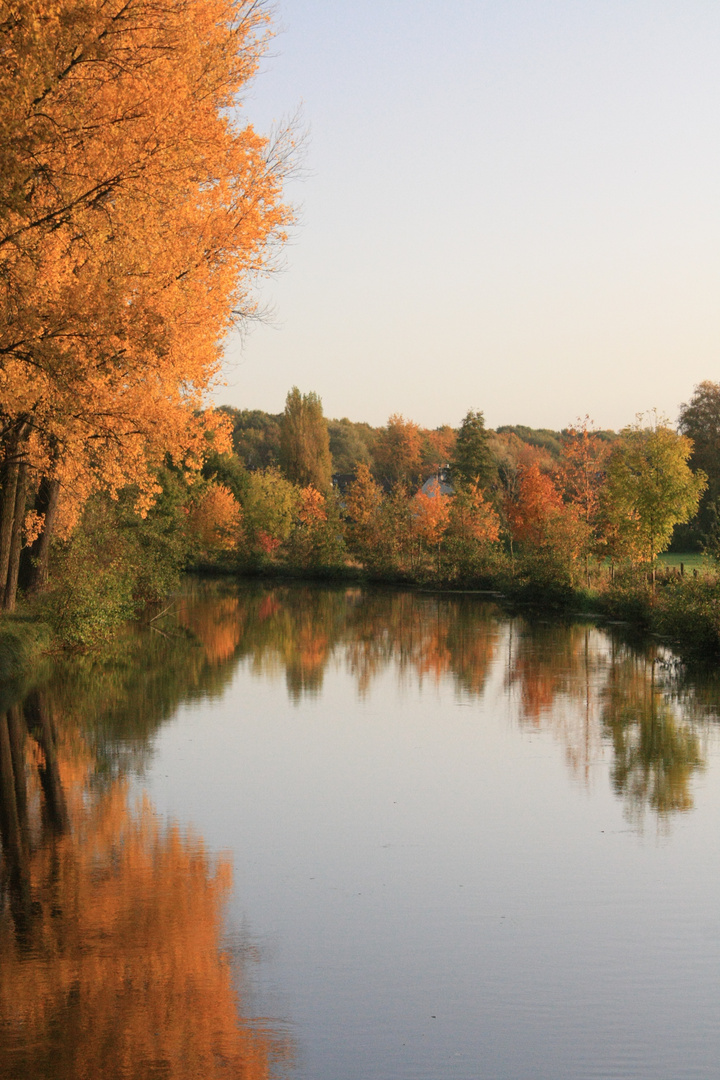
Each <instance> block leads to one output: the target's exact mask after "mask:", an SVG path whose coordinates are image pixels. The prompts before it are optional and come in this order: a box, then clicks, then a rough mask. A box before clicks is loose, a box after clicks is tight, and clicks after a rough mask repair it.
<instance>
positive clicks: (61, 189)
mask: <svg viewBox="0 0 720 1080" xmlns="http://www.w3.org/2000/svg"><path fill="white" fill-rule="evenodd" d="M5 11H6V13H7V18H6V19H5V20H4V22H3V24H2V28H1V29H2V33H3V55H4V60H5V63H4V64H3V66H2V70H1V71H0V102H1V104H0V146H1V147H2V150H1V151H0V153H1V155H2V160H1V161H0V166H1V168H0V174H1V175H2V180H1V181H0V282H1V284H0V358H1V361H0V363H1V371H2V380H3V400H2V414H1V415H0V438H1V440H2V456H3V460H4V467H5V472H6V473H7V472H8V471H9V472H10V474H12V473H13V471H14V470H15V467H16V466H17V472H18V475H19V477H20V478H22V474H23V471H25V472H26V473H29V475H30V478H31V482H30V484H29V490H30V491H31V492H32V491H34V490H35V489H37V487H38V482H39V480H40V478H41V477H45V478H46V480H47V481H48V483H50V484H59V485H60V490H61V492H62V495H61V499H62V500H63V501H65V502H68V500H69V501H70V503H71V504H72V505H74V507H75V511H73V512H74V513H75V515H76V516H77V512H78V510H79V507H81V506H82V503H83V501H84V499H85V498H87V496H88V494H89V493H90V492H91V491H93V490H97V489H99V488H103V489H105V490H108V491H110V492H111V493H116V492H117V491H118V490H120V489H121V488H122V487H124V486H126V485H127V484H128V483H133V484H134V485H135V486H136V488H137V491H138V509H139V510H141V511H143V510H145V509H146V508H147V506H148V505H149V503H150V502H151V501H152V498H153V496H154V495H155V493H156V490H157V484H156V481H155V477H154V474H155V470H156V468H157V466H158V465H159V464H160V463H161V462H162V461H163V459H164V457H165V456H166V455H167V454H170V455H171V456H172V458H173V460H174V461H175V462H176V463H185V464H186V465H189V466H193V467H197V465H198V464H199V463H200V462H201V460H202V455H203V451H204V434H203V426H204V425H203V414H202V413H201V412H199V411H198V409H199V406H200V405H201V404H202V399H203V395H204V393H205V392H206V390H207V389H208V387H209V385H210V383H211V381H212V379H213V378H214V376H215V374H216V372H217V370H218V366H219V362H220V356H221V351H220V350H221V343H222V340H223V338H224V336H225V334H226V333H227V331H228V330H229V329H230V327H231V326H232V325H233V324H234V322H236V321H237V320H239V319H242V318H243V316H244V315H245V314H247V313H248V312H249V311H250V310H251V308H252V299H251V297H250V295H249V293H248V282H249V281H250V279H251V277H252V276H253V275H255V274H256V273H257V272H258V271H259V270H262V269H263V268H264V267H266V266H267V265H268V257H269V254H270V253H271V250H272V247H273V244H274V242H275V241H276V240H279V239H280V238H281V237H282V235H283V228H284V225H285V223H286V222H287V220H288V215H287V211H286V210H285V209H284V208H283V206H282V204H281V201H280V196H281V182H282V174H283V170H284V167H285V161H286V159H285V157H284V153H285V149H284V147H283V146H282V145H281V146H280V147H275V148H273V147H272V146H271V145H270V143H269V142H268V140H266V139H263V138H261V137H259V136H258V135H257V134H256V133H255V132H254V131H253V129H252V128H251V127H249V126H242V125H241V124H240V123H238V122H237V120H235V119H231V115H232V116H235V117H236V116H239V113H237V112H232V110H235V109H236V108H237V106H238V105H239V104H240V95H241V93H242V91H243V89H244V87H245V86H246V85H247V82H248V80H249V78H250V77H251V76H252V75H253V73H254V71H255V70H256V68H257V64H258V62H259V57H260V55H261V52H262V49H263V44H264V40H265V37H266V34H267V18H266V15H265V13H264V11H263V9H262V6H261V5H260V4H255V3H250V2H248V3H244V2H237V0H202V2H198V3H196V4H193V5H187V4H186V3H184V2H182V0H169V2H168V3H163V4H160V3H158V2H157V0H89V2H85V0H83V2H82V3H81V2H80V0H54V2H53V3H50V4H48V3H46V2H45V0H22V3H20V2H19V0H16V2H9V3H7V4H6V5H5ZM13 484H14V482H13V479H12V475H11V476H10V479H9V481H8V480H6V482H5V483H4V486H3V500H2V520H3V521H4V522H7V521H8V519H12V522H13V524H11V525H10V526H9V529H10V531H12V529H13V528H17V522H18V521H21V519H22V517H23V513H24V506H22V505H21V504H22V499H21V497H20V496H21V494H22V491H21V489H19V488H18V487H17V484H15V486H14V492H13ZM13 496H14V497H13ZM49 506H50V504H49V503H48V507H49ZM50 521H51V514H50V511H49V509H48V510H47V511H46V512H45V520H44V524H45V528H46V529H47V528H49V526H50ZM2 531H3V530H2V529H0V532H2ZM4 531H5V532H7V531H8V527H7V526H6V528H5V530H4ZM11 550H12V551H13V553H14V550H15V549H14V547H12V541H11ZM11 561H12V560H9V564H8V566H9V568H8V574H11V573H12V568H11V565H10V563H11ZM2 569H3V566H2V565H0V570H2ZM8 586H10V590H9V591H10V593H12V580H11V577H10V578H8V577H6V578H5V579H4V580H3V581H1V582H0V589H2V588H5V591H6V594H7V593H8ZM9 600H10V603H11V602H14V597H12V596H11V597H10V598H9ZM6 604H8V597H7V595H6Z"/></svg>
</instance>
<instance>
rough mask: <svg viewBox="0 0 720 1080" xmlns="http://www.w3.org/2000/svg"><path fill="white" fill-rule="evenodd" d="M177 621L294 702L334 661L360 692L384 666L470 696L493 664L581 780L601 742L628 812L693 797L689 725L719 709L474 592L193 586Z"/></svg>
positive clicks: (599, 637)
mask: <svg viewBox="0 0 720 1080" xmlns="http://www.w3.org/2000/svg"><path fill="white" fill-rule="evenodd" d="M179 621H180V623H181V625H182V626H183V627H184V628H185V629H186V630H188V631H190V632H192V633H193V634H195V635H197V637H198V638H199V639H200V640H201V641H202V642H203V643H204V644H205V645H206V648H208V643H210V642H216V641H218V640H225V641H227V642H228V643H230V644H229V646H228V648H227V650H226V652H227V654H228V655H229V653H230V652H231V651H233V650H234V656H235V658H236V660H237V659H239V658H247V659H249V661H250V663H251V665H252V668H253V670H255V671H256V672H257V673H258V674H260V673H264V674H266V675H270V676H272V675H273V674H274V675H275V676H282V677H284V678H285V680H286V683H287V687H288V692H289V694H290V697H291V699H292V700H293V701H296V702H297V701H299V700H300V699H301V698H302V697H303V696H305V695H308V694H311V695H312V694H318V693H320V691H321V690H322V685H323V679H324V675H325V672H326V670H327V669H328V666H329V665H330V664H331V663H340V664H343V665H344V666H345V667H346V669H347V670H348V671H349V672H350V673H351V674H352V676H353V677H354V679H355V680H356V684H357V687H358V691H359V693H360V695H361V696H362V695H365V694H367V693H368V692H369V690H370V688H371V686H372V683H373V681H374V680H375V679H377V678H378V677H379V676H380V675H381V674H382V673H383V672H385V671H387V670H388V669H389V668H390V667H394V668H395V669H396V670H397V671H398V673H399V677H400V678H401V679H402V680H403V681H404V682H406V683H408V684H413V685H421V684H422V683H423V681H424V680H426V679H431V680H433V681H438V680H440V679H443V678H449V679H451V680H452V681H453V683H454V685H455V687H456V690H457V691H458V692H462V693H464V694H467V695H470V696H475V697H480V696H482V694H483V693H484V692H485V690H486V687H487V683H488V679H489V678H490V675H491V672H492V671H493V669H494V666H495V665H496V664H497V663H502V664H503V665H504V670H505V677H504V681H505V686H506V689H507V691H508V692H509V693H510V694H511V695H512V696H513V697H514V698H515V700H516V703H517V710H518V715H519V719H520V722H521V724H523V725H524V726H529V727H531V728H533V729H538V730H545V731H548V732H550V733H552V734H553V735H554V737H556V738H557V739H558V740H559V741H560V742H561V744H562V745H563V746H564V747H565V751H566V757H567V761H568V764H569V766H570V768H571V769H572V770H573V773H574V774H575V775H576V776H577V777H578V778H579V779H580V780H581V781H582V782H583V783H585V784H590V783H591V782H592V780H593V776H594V768H595V766H596V765H597V764H598V763H600V762H601V761H602V760H603V757H604V756H605V755H606V753H607V751H608V750H609V751H610V752H611V753H612V763H611V775H612V783H613V786H614V789H615V791H616V792H617V793H618V795H619V796H620V797H622V798H623V799H624V800H625V802H626V807H627V813H628V816H629V818H630V819H631V820H633V821H636V822H639V821H640V819H641V818H642V817H643V814H644V813H645V812H646V811H651V812H653V813H654V814H656V815H658V816H660V817H661V818H667V816H668V815H671V814H673V813H676V812H678V811H682V810H687V809H689V808H690V807H691V806H692V792H691V782H692V777H693V776H694V775H695V774H696V773H697V772H698V771H699V770H701V769H702V768H703V766H704V753H703V750H702V747H701V740H700V737H699V734H698V730H699V727H700V726H701V725H703V724H704V725H705V726H706V725H707V722H708V717H710V718H712V719H715V718H716V715H717V708H716V709H715V712H712V710H710V707H709V705H707V703H706V704H705V705H704V706H703V707H701V704H699V703H700V702H702V701H704V700H705V699H704V698H703V691H702V685H701V683H699V682H698V680H694V681H692V682H689V683H688V682H686V683H684V684H683V683H682V681H681V680H678V678H677V673H676V671H675V670H674V669H673V668H672V667H668V666H667V664H666V663H665V660H666V656H667V654H666V651H665V650H663V649H661V648H659V647H658V646H655V645H645V646H643V647H642V648H639V649H638V648H631V647H629V646H627V645H623V644H621V643H620V642H619V640H618V638H617V636H613V634H611V633H610V632H608V631H605V630H598V629H596V628H593V627H590V626H588V625H585V624H578V623H564V622H560V621H558V622H554V623H552V622H550V623H548V622H538V621H535V622H533V621H531V620H527V619H524V618H520V617H514V618H511V619H508V618H507V617H505V616H502V615H501V613H500V612H499V610H498V608H497V606H496V605H495V604H493V603H489V602H487V601H485V600H482V599H480V598H478V597H476V596H467V595H465V596H463V595H432V594H418V593H409V592H402V591H397V592H393V591H381V590H378V591H364V590H361V589H356V588H353V589H337V588H336V589H333V588H326V589H325V588H313V587H309V586H274V587H270V588H267V587H250V588H248V589H247V590H243V591H242V592H241V593H240V594H235V596H234V597H233V598H232V601H230V600H227V599H226V600H224V601H223V604H221V605H216V606H213V605H212V604H209V605H208V600H207V598H205V599H203V598H202V594H200V595H198V596H196V597H195V598H194V600H191V601H189V602H187V603H186V604H185V605H184V606H183V608H182V610H181V612H180V615H179ZM210 651H212V650H210ZM216 652H217V650H216ZM708 697H709V699H710V700H712V701H714V702H715V703H716V702H717V700H718V696H717V692H715V696H714V697H713V696H712V695H708Z"/></svg>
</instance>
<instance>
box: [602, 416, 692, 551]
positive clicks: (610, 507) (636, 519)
mask: <svg viewBox="0 0 720 1080" xmlns="http://www.w3.org/2000/svg"><path fill="white" fill-rule="evenodd" d="M691 453H692V442H691V441H690V439H689V438H688V437H687V436H686V435H678V434H677V433H676V432H675V431H673V430H672V428H670V427H669V426H668V424H667V421H666V420H664V419H663V418H658V417H657V416H652V417H651V418H650V421H649V423H648V424H646V425H643V424H642V417H639V418H638V422H637V424H635V425H633V426H632V427H628V428H625V429H624V430H623V431H622V433H621V438H620V439H619V440H618V442H617V443H616V445H615V446H614V447H613V452H612V454H611V456H610V460H609V463H608V479H607V487H606V492H607V500H606V506H607V514H608V517H609V520H610V522H611V524H612V525H613V526H614V528H615V535H616V543H617V545H618V549H619V553H624V554H629V555H631V556H634V557H637V558H639V559H640V560H641V561H644V562H647V563H652V562H654V560H655V558H656V556H657V555H658V554H659V553H660V552H661V551H664V550H665V548H666V547H667V546H668V544H669V543H670V540H671V539H672V533H673V529H674V527H675V525H677V524H679V523H681V522H685V521H688V520H689V519H690V518H691V517H692V516H693V514H695V513H696V511H697V508H698V503H699V501H700V496H701V495H702V493H703V491H704V490H705V487H706V484H707V479H706V477H705V474H704V473H703V472H701V471H699V470H698V472H696V473H693V471H692V470H691V468H690V466H689V464H688V461H689V458H690V455H691Z"/></svg>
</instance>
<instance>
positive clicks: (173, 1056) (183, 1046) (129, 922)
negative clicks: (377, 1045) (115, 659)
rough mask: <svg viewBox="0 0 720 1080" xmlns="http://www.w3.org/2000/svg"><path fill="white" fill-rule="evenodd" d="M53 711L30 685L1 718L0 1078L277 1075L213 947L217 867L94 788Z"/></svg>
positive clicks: (220, 893)
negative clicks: (241, 1013) (26, 693)
mask: <svg viewBox="0 0 720 1080" xmlns="http://www.w3.org/2000/svg"><path fill="white" fill-rule="evenodd" d="M57 719H58V718H57V714H56V713H55V710H54V707H53V704H51V700H50V698H49V696H48V695H47V694H46V693H42V692H39V691H36V692H35V693H33V694H31V695H30V696H29V697H28V698H26V700H25V701H24V702H23V703H22V705H20V704H15V705H13V706H12V707H10V708H9V709H8V710H7V711H6V712H5V713H4V714H1V715H0V830H1V837H2V854H3V860H2V864H1V872H2V876H1V878H0V1076H1V1077H8V1080H9V1078H11V1077H12V1078H17V1077H21V1076H27V1077H33V1080H42V1078H45V1077H47V1078H48V1080H49V1078H51V1077H52V1078H53V1080H63V1078H67V1080H76V1078H77V1077H80V1076H103V1077H124V1078H127V1077H138V1078H140V1077H142V1078H145V1077H153V1076H157V1077H165V1078H167V1080H180V1078H185V1077H187V1078H188V1080H189V1078H193V1080H196V1078H197V1077H200V1076H202V1077H208V1078H218V1080H220V1078H222V1077H233V1078H236V1080H237V1078H243V1080H260V1078H263V1077H268V1076H270V1075H273V1076H275V1075H277V1074H278V1069H279V1068H280V1067H281V1066H282V1065H283V1064H284V1063H287V1062H288V1061H289V1059H290V1050H289V1046H288V1044H287V1042H285V1041H283V1039H282V1038H280V1037H279V1036H278V1035H277V1034H276V1033H275V1032H273V1031H272V1030H270V1029H268V1028H265V1029H263V1028H262V1027H261V1026H260V1027H258V1026H257V1025H253V1026H250V1025H249V1024H247V1023H244V1022H243V1021H242V1019H241V1018H239V1016H238V996H237V993H236V989H235V986H234V979H235V978H236V977H237V975H238V972H237V970H236V969H235V970H234V969H233V967H232V966H231V964H230V962H229V960H228V957H227V955H226V953H225V952H224V951H223V949H222V937H223V924H222V915H223V906H224V902H225V899H226V897H227V894H228V891H229V889H230V885H231V874H230V864H229V862H228V861H227V860H224V859H217V858H211V857H210V856H209V854H208V853H207V851H206V850H205V848H204V845H203V842H202V840H201V839H200V838H197V837H193V836H191V835H189V834H186V833H183V832H182V831H181V830H180V829H179V828H178V827H177V826H176V825H168V824H164V823H162V822H161V821H159V820H158V817H157V815H155V814H154V813H153V810H152V807H151V806H150V805H149V803H148V802H147V801H145V802H144V803H143V804H142V805H140V806H137V807H135V806H131V805H130V802H129V798H128V786H127V783H126V781H125V779H123V778H122V777H121V776H115V777H113V778H112V779H109V780H108V779H105V780H104V782H100V783H98V782H97V781H98V775H97V769H96V765H97V761H96V759H95V757H94V755H93V753H92V752H91V750H90V748H89V745H88V743H87V742H86V740H85V739H84V738H83V737H82V736H81V734H80V732H79V730H78V728H77V726H74V725H72V724H68V722H67V719H66V718H61V721H60V723H58V722H57ZM101 780H102V778H101Z"/></svg>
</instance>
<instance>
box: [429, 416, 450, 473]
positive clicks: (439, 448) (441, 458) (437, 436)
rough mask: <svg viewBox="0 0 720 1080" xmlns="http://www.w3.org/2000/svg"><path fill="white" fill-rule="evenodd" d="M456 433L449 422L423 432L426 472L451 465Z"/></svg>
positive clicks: (436, 470)
mask: <svg viewBox="0 0 720 1080" xmlns="http://www.w3.org/2000/svg"><path fill="white" fill-rule="evenodd" d="M456 438H457V436H456V433H455V431H454V430H453V428H451V427H450V425H449V424H443V425H442V427H438V428H434V429H432V430H429V429H427V428H426V429H425V430H424V431H423V432H422V441H423V449H422V465H423V469H424V470H425V471H426V472H438V471H439V470H440V469H441V468H442V467H443V466H444V465H449V464H450V461H451V459H452V456H453V453H454V450H455V441H456Z"/></svg>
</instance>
